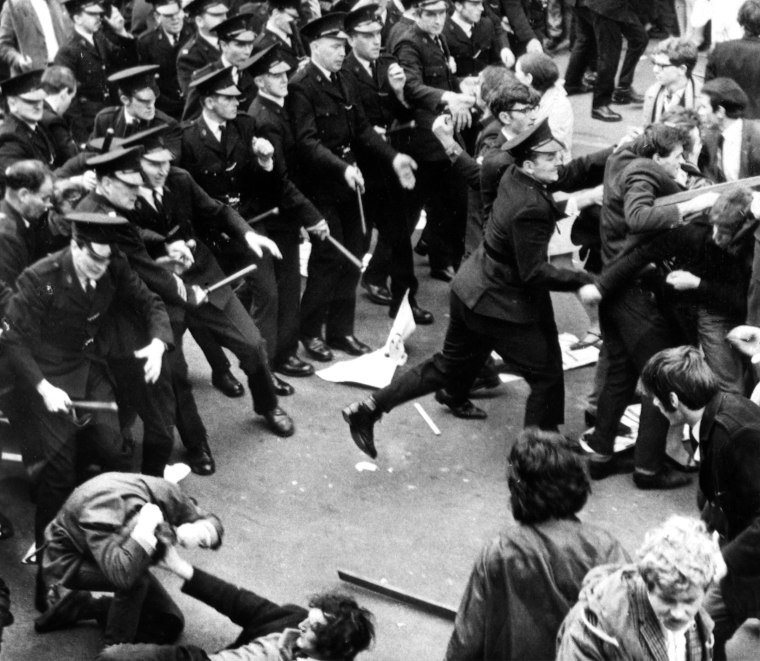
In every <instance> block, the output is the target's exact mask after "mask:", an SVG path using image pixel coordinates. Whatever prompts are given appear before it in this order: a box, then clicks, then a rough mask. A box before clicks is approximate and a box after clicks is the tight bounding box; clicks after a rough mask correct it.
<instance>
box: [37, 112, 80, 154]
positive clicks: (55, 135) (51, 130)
mask: <svg viewBox="0 0 760 661" xmlns="http://www.w3.org/2000/svg"><path fill="white" fill-rule="evenodd" d="M40 124H42V126H43V127H45V130H46V131H47V133H48V135H49V136H50V139H51V141H52V142H53V150H54V152H55V160H54V161H53V166H55V167H58V166H61V165H63V164H64V163H65V162H66V161H67V160H68V159H70V158H73V157H74V156H76V155H77V154H78V153H79V146H78V145H77V143H76V140H74V136H73V135H72V133H71V122H70V121H69V118H68V117H65V116H63V115H59V114H58V113H57V112H55V111H54V110H53V109H52V108H51V107H50V106H49V105H48V103H47V101H45V104H44V106H43V108H42V121H41V122H40Z"/></svg>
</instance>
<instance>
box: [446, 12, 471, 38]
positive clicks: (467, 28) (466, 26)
mask: <svg viewBox="0 0 760 661" xmlns="http://www.w3.org/2000/svg"><path fill="white" fill-rule="evenodd" d="M451 20H452V21H454V23H456V24H457V25H458V26H459V27H460V28H462V31H463V32H464V33H465V34H466V35H467V36H468V37H471V36H472V28H473V25H472V23H468V22H467V21H463V20H462V19H461V18H460V17H459V14H457V13H456V12H454V13H453V14H452V15H451Z"/></svg>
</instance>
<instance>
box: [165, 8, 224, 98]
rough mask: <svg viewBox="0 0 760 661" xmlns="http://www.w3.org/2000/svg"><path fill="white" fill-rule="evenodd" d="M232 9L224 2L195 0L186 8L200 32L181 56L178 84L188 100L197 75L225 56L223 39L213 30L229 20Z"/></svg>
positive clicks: (181, 52)
mask: <svg viewBox="0 0 760 661" xmlns="http://www.w3.org/2000/svg"><path fill="white" fill-rule="evenodd" d="M228 10H229V7H228V5H227V3H226V2H224V0H192V2H189V3H188V4H187V5H186V6H185V11H186V12H187V15H188V16H189V17H190V18H191V19H192V20H193V21H194V22H195V27H196V29H197V33H196V35H195V36H194V37H193V38H192V39H190V41H188V42H187V43H186V44H185V46H184V48H182V50H181V51H180V52H179V55H177V83H178V84H179V89H180V91H181V92H182V96H183V97H185V98H187V90H188V87H189V85H190V80H191V78H192V76H193V73H194V72H195V71H199V70H200V69H203V68H204V67H205V66H207V65H209V64H211V63H212V62H216V61H217V60H218V59H219V58H220V57H221V55H222V52H221V50H220V49H219V40H218V39H217V38H216V35H214V34H213V33H212V32H211V30H212V28H214V27H215V26H217V25H219V23H221V22H222V21H223V20H225V19H226V18H227V12H228Z"/></svg>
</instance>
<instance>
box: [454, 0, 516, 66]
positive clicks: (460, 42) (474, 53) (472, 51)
mask: <svg viewBox="0 0 760 661" xmlns="http://www.w3.org/2000/svg"><path fill="white" fill-rule="evenodd" d="M484 10H485V6H484V3H483V2H480V1H473V0H462V1H461V2H460V1H459V0H457V2H455V3H454V13H453V14H451V16H449V17H448V18H447V19H446V25H445V27H444V28H443V34H444V35H445V37H446V43H447V45H448V47H449V52H450V53H451V56H452V57H453V58H454V62H456V75H457V77H458V78H459V79H460V80H461V79H462V78H466V77H467V76H477V75H478V74H479V73H480V72H481V71H482V70H483V69H485V67H487V66H488V65H489V64H498V63H500V62H502V61H504V60H505V59H508V58H509V56H510V55H511V52H510V53H509V54H508V53H505V52H504V50H505V49H506V50H509V41H508V40H507V37H506V35H505V34H504V31H503V30H502V29H501V26H499V27H498V29H497V27H496V26H495V25H494V22H493V21H492V20H491V19H490V18H488V17H487V16H483V11H484Z"/></svg>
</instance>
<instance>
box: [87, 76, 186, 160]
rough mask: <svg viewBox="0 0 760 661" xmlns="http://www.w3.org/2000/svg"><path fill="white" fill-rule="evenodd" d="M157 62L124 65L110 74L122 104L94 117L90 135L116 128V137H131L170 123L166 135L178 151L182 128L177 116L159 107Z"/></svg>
mask: <svg viewBox="0 0 760 661" xmlns="http://www.w3.org/2000/svg"><path fill="white" fill-rule="evenodd" d="M158 70H159V66H158V65H157V64H143V65H141V66H139V67H131V68H129V69H124V70H123V71H119V72H118V73H115V74H113V75H112V76H109V78H108V82H109V83H111V84H113V85H116V86H117V87H118V90H119V99H120V100H121V105H120V106H111V107H109V108H104V109H103V110H101V111H100V112H99V113H98V116H97V117H96V118H95V126H94V127H93V129H92V135H91V136H90V139H93V138H102V137H105V136H106V135H107V134H108V130H109V129H113V135H114V137H115V138H128V137H129V136H131V135H134V134H135V133H139V132H141V131H145V130H147V129H152V128H155V127H156V126H163V125H168V126H170V127H172V129H173V130H172V131H170V132H169V134H168V135H167V137H166V140H167V142H168V144H169V149H171V151H172V153H173V154H174V155H175V156H177V155H178V154H179V143H180V132H179V127H178V125H177V122H176V120H174V119H172V118H171V117H169V115H167V114H166V113H165V112H162V111H161V110H158V109H157V108H156V101H157V99H158V98H159V94H160V92H159V89H158V86H157V84H156V74H157V72H158Z"/></svg>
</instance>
